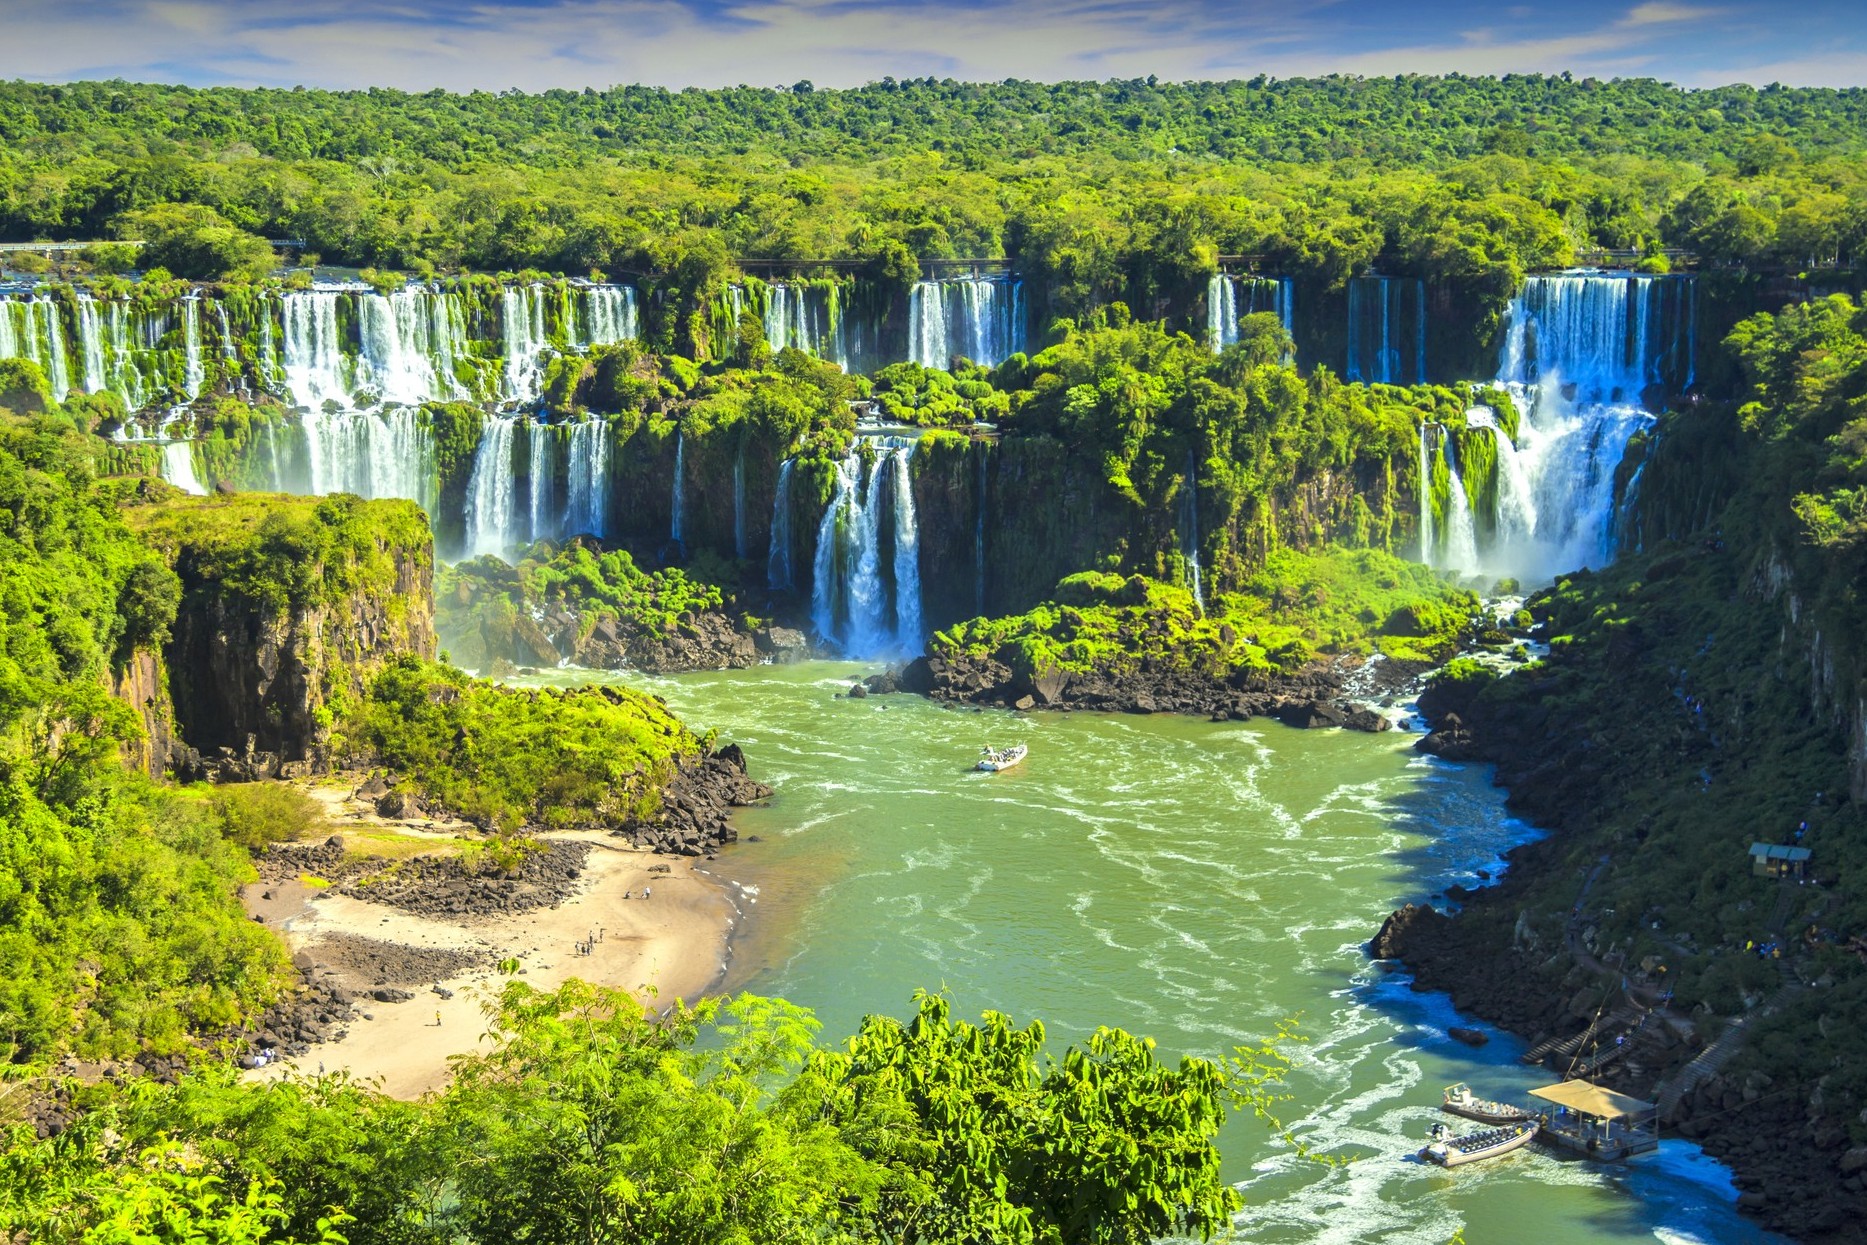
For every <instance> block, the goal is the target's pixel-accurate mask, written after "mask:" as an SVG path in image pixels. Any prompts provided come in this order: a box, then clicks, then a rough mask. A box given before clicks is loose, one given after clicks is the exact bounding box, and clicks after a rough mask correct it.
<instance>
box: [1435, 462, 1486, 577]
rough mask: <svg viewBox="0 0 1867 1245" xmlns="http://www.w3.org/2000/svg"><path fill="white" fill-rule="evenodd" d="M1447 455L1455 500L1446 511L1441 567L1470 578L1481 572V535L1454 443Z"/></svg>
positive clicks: (1448, 471)
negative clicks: (1479, 535)
mask: <svg viewBox="0 0 1867 1245" xmlns="http://www.w3.org/2000/svg"><path fill="white" fill-rule="evenodd" d="M1445 455H1446V471H1447V474H1448V475H1449V476H1450V477H1451V485H1452V490H1451V492H1452V496H1451V499H1450V504H1449V505H1448V506H1447V508H1446V548H1445V556H1444V558H1443V559H1442V561H1441V562H1440V565H1442V566H1446V567H1448V568H1450V569H1452V570H1455V571H1460V572H1463V573H1466V574H1470V573H1472V572H1475V571H1476V570H1478V531H1477V527H1476V525H1475V524H1474V523H1473V521H1472V501H1471V498H1470V497H1468V496H1466V493H1465V480H1464V477H1463V476H1461V475H1460V474H1459V462H1458V455H1457V454H1456V453H1455V452H1454V450H1453V446H1452V442H1451V440H1450V439H1448V440H1447V441H1446V444H1445Z"/></svg>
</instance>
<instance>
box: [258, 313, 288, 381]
mask: <svg viewBox="0 0 1867 1245" xmlns="http://www.w3.org/2000/svg"><path fill="white" fill-rule="evenodd" d="M282 376H283V373H282V372H281V371H280V369H279V348H278V344H277V343H276V342H275V341H274V339H273V335H272V303H271V300H269V299H268V300H267V301H265V302H262V303H261V304H260V305H259V383H260V384H261V385H262V386H264V387H265V388H267V389H269V390H273V391H275V392H276V391H277V389H278V385H279V382H280V380H281V378H282Z"/></svg>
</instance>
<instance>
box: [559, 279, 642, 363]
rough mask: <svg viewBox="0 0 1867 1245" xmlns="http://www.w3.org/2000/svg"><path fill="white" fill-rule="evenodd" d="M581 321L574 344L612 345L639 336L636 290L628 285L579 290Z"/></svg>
mask: <svg viewBox="0 0 1867 1245" xmlns="http://www.w3.org/2000/svg"><path fill="white" fill-rule="evenodd" d="M579 293H580V296H581V301H582V311H583V316H582V322H581V323H580V324H579V325H578V327H577V331H576V332H575V334H574V335H573V337H572V344H573V345H575V346H580V347H583V348H586V349H587V348H589V347H591V346H613V345H616V344H617V343H618V342H626V341H631V340H633V339H634V338H635V337H636V336H638V330H637V327H636V309H635V290H634V288H633V287H630V286H626V285H591V286H585V287H584V288H583V289H582V290H581V291H579Z"/></svg>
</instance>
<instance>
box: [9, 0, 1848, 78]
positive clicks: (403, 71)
mask: <svg viewBox="0 0 1867 1245" xmlns="http://www.w3.org/2000/svg"><path fill="white" fill-rule="evenodd" d="M1856 3H1857V0H1805V2H1804V3H1802V4H1799V5H1798V6H1797V7H1796V9H1795V10H1794V11H1793V12H1790V13H1784V12H1782V11H1780V10H1779V9H1778V7H1777V6H1776V5H1775V4H1773V3H1770V0H1743V2H1742V3H1725V4H1719V5H1700V4H1687V3H1677V2H1674V0H1647V2H1645V3H1639V4H1632V5H1629V4H1627V3H1626V2H1625V0H1619V2H1614V0H1570V3H1569V4H1568V5H1567V6H1566V7H1565V9H1564V11H1563V19H1564V20H1563V25H1562V32H1561V33H1560V34H1552V33H1550V21H1549V11H1548V10H1547V9H1546V8H1543V7H1541V6H1529V5H1519V6H1513V7H1499V6H1495V5H1493V4H1490V3H1487V2H1486V0H1428V2H1424V3H1413V4H1397V3H1393V2H1392V0H1232V2H1231V3H1225V4H1212V3H1209V2H1207V0H1160V2H1158V3H1155V4H1152V5H1147V6H1142V5H1136V4H1133V3H1129V2H1125V0H474V2H472V3H466V4H459V3H453V2H451V0H298V2H296V3H294V2H292V0H0V6H4V8H5V9H6V10H7V16H6V18H5V20H4V25H3V26H0V36H3V37H0V75H13V76H21V77H30V78H38V79H48V80H66V79H72V78H80V77H96V76H110V75H121V76H124V77H131V78H143V79H158V80H176V79H179V80H183V81H188V82H194V83H199V84H214V83H236V84H256V85H293V84H297V83H305V84H308V85H316V86H332V87H358V86H371V85H381V86H399V87H405V88H410V89H418V90H419V89H427V88H431V87H437V86H439V87H448V88H453V89H471V88H484V89H503V88H506V87H520V88H524V89H528V90H537V89H542V88H545V87H553V86H560V87H582V86H599V87H601V86H609V85H612V84H614V83H619V82H643V83H650V84H656V85H664V86H670V87H681V86H718V85H733V84H737V83H754V84H759V85H778V84H788V83H791V82H794V81H796V80H798V79H800V78H809V79H811V80H813V81H815V82H817V83H819V84H821V85H854V84H859V83H863V82H869V81H874V80H876V79H879V78H881V77H883V76H886V75H892V76H894V77H923V76H928V75H932V76H935V77H954V78H961V79H968V80H974V81H992V80H997V79H1002V78H1007V77H1019V78H1037V79H1043V80H1057V79H1064V78H1106V77H1143V76H1146V75H1148V74H1157V75H1159V76H1161V77H1164V78H1202V77H1223V76H1233V75H1250V74H1256V73H1272V74H1280V75H1289V74H1298V73H1327V72H1346V73H1370V74H1373V73H1380V74H1387V73H1401V72H1415V73H1445V72H1452V71H1457V72H1463V73H1502V72H1538V71H1540V72H1556V71H1560V70H1564V69H1567V70H1573V71H1575V72H1577V73H1583V74H1596V75H1602V76H1606V75H1612V74H1629V73H1639V74H1651V75H1654V76H1658V77H1665V78H1669V79H1673V80H1677V81H1682V82H1687V83H1691V84H1709V83H1714V82H1723V81H1731V80H1737V79H1743V80H1750V81H1756V82H1759V83H1761V82H1766V81H1771V80H1777V79H1780V80H1782V81H1787V82H1799V81H1808V82H1811V83H1815V82H1819V83H1821V84H1825V85H1839V84H1846V83H1853V84H1867V67H1864V66H1863V59H1864V58H1867V42H1863V38H1862V35H1861V34H1860V32H1859V31H1858V30H1857V29H1856V26H1857V24H1858V23H1857V21H1856V20H1855V18H1857V16H1858V14H1857V13H1856V12H1855V7H1856ZM1809 48H1820V49H1822V52H1821V53H1820V54H1818V55H1815V56H1810V55H1809V54H1808V52H1807V50H1808V49H1809ZM1765 73H1767V74H1768V76H1763V77H1759V76H1757V75H1761V74H1765Z"/></svg>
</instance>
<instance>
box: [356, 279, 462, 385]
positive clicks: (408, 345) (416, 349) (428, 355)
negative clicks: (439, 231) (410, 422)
mask: <svg viewBox="0 0 1867 1245" xmlns="http://www.w3.org/2000/svg"><path fill="white" fill-rule="evenodd" d="M459 301H460V300H459V298H458V296H456V295H449V294H440V293H435V292H433V291H430V290H425V289H414V288H411V289H405V290H397V291H396V292H395V293H393V294H389V295H383V294H363V295H359V296H358V301H357V323H358V336H359V338H360V339H361V341H360V345H361V347H362V353H361V355H360V356H359V358H358V362H357V374H358V381H359V383H361V384H367V385H369V386H371V387H372V388H374V389H375V390H376V392H377V393H378V394H379V395H380V396H381V397H382V399H383V401H385V402H399V403H406V404H415V403H421V402H446V401H452V400H455V399H460V398H466V397H470V396H471V395H470V394H469V393H468V392H467V389H466V387H465V386H464V385H462V384H461V383H460V380H459V378H458V377H457V376H456V375H455V361H456V360H457V359H458V358H459V356H460V355H462V354H465V353H466V325H465V317H464V316H463V315H462V313H461V310H460V307H459Z"/></svg>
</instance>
